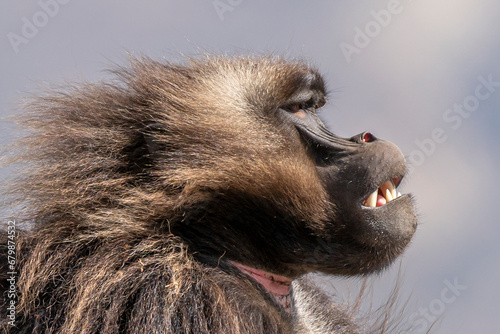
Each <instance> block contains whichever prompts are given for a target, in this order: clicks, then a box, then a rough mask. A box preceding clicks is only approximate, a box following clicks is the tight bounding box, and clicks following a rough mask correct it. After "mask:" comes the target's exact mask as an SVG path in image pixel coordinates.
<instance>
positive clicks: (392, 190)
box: [362, 178, 401, 208]
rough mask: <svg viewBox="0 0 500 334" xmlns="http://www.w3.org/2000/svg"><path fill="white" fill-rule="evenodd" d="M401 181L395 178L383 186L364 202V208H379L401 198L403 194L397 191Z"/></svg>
mask: <svg viewBox="0 0 500 334" xmlns="http://www.w3.org/2000/svg"><path fill="white" fill-rule="evenodd" d="M399 181H400V180H398V179H397V178H393V179H391V180H389V181H387V182H385V183H384V184H382V185H381V186H380V187H378V188H377V190H375V191H374V192H372V193H371V194H370V195H369V196H368V197H367V198H366V199H365V200H364V201H363V203H362V204H363V206H365V207H370V208H377V207H380V206H383V205H386V204H387V203H389V202H390V201H392V200H395V199H396V198H398V197H400V196H401V193H400V192H398V191H397V189H396V188H397V186H398V185H399Z"/></svg>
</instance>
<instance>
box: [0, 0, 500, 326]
mask: <svg viewBox="0 0 500 334" xmlns="http://www.w3.org/2000/svg"><path fill="white" fill-rule="evenodd" d="M499 18H500V2H498V1H495V0H413V1H412V0H401V1H397V0H390V1H385V0H384V1H379V0H358V1H350V2H348V1H326V0H325V1H264V0H253V1H250V0H215V1H212V0H208V1H207V0H205V1H201V0H192V1H181V0H176V1H164V0H163V1H160V0H149V1H130V0H120V1H118V0H114V1H103V0H99V1H97V0H88V1H75V0H73V1H68V0H57V1H56V0H40V1H27V0H16V1H7V0H6V1H2V2H1V4H0V35H1V39H0V115H1V116H6V115H10V114H12V113H15V112H17V111H16V106H17V104H18V103H19V101H20V99H21V97H22V96H25V95H26V94H27V93H28V92H33V91H34V90H35V89H36V88H37V87H39V86H40V84H44V83H46V82H51V83H64V82H65V80H69V81H75V80H76V81H79V80H83V79H85V80H89V81H94V80H99V79H103V78H106V77H108V74H106V73H105V71H104V70H105V69H107V68H109V67H110V66H112V64H113V63H118V64H126V59H127V52H130V53H132V54H134V55H139V54H146V55H149V56H151V57H153V58H156V59H160V58H162V57H164V58H166V59H168V60H172V61H176V60H181V59H182V56H181V55H183V54H185V55H196V54H200V53H204V52H213V53H226V54H234V53H240V54H241V53H243V54H248V53H276V54H281V55H287V56H289V57H291V58H297V57H298V58H304V59H307V60H308V61H309V62H310V63H312V64H314V65H316V66H317V67H318V68H319V69H320V71H321V72H322V73H324V75H325V77H326V79H327V81H328V86H329V89H330V91H331V92H332V94H331V102H330V103H329V105H327V106H326V108H325V109H324V112H323V114H322V116H323V118H324V119H325V121H326V122H327V123H328V124H329V126H330V127H331V128H332V129H333V131H335V132H336V133H338V134H340V135H343V136H352V135H353V134H356V133H360V132H362V131H364V130H370V131H372V132H373V133H374V134H375V135H376V136H378V137H382V138H384V139H389V140H391V141H393V142H395V143H397V144H398V145H399V146H400V147H401V149H402V150H403V152H404V153H405V154H406V156H407V157H408V160H409V161H410V162H411V163H412V166H413V172H412V174H411V176H410V177H409V178H408V179H407V182H406V184H405V186H404V189H403V190H404V192H412V193H414V194H415V196H416V198H417V203H418V209H419V212H420V215H421V225H420V227H419V230H418V232H417V235H416V238H415V239H414V241H413V244H412V245H411V247H410V248H409V250H408V252H407V253H406V254H405V255H404V257H403V264H402V267H403V268H404V271H405V279H404V283H403V290H402V296H403V298H404V296H408V295H409V294H410V293H413V297H412V300H411V303H410V310H411V312H409V314H408V318H409V319H408V321H411V322H414V323H415V324H416V325H417V327H421V326H423V325H424V324H425V323H428V322H429V321H430V320H431V319H432V318H434V317H435V316H438V315H441V314H444V317H443V320H442V325H441V327H440V329H439V330H438V333H463V334H465V333H499V332H500V317H499V309H500V307H499V306H500V288H499V287H498V282H497V281H498V279H499V277H500V261H499V258H500V246H499V242H498V240H499V239H500V238H499V237H500V224H499V220H500V219H499V213H498V209H497V208H498V206H499V204H498V203H497V202H498V201H499V200H498V198H497V197H498V195H497V194H496V192H497V189H496V188H497V187H498V186H499V184H500V182H499V181H500V177H499V175H498V173H497V170H498V168H499V166H500V154H499V144H500V131H499V126H500V113H499V106H500V66H499V65H500V64H499V61H500V20H499ZM0 131H1V132H0V143H2V144H3V143H5V142H7V141H8V140H11V139H14V138H15V137H16V136H17V135H18V134H17V133H16V132H15V130H14V129H12V127H11V126H10V125H8V124H5V123H3V122H2V123H0ZM5 174H6V172H5V171H3V172H2V174H0V175H3V176H4V175H5ZM495 209H497V210H495ZM396 267H397V266H396ZM396 274H397V268H393V269H391V270H389V271H387V272H385V273H383V274H382V275H380V277H378V279H377V283H376V287H377V289H376V291H375V299H377V300H383V296H384V295H386V294H387V291H388V290H390V288H391V287H392V284H393V282H394V278H395V276H396ZM339 284H340V283H339ZM413 310H414V311H415V313H413ZM417 332H418V331H417Z"/></svg>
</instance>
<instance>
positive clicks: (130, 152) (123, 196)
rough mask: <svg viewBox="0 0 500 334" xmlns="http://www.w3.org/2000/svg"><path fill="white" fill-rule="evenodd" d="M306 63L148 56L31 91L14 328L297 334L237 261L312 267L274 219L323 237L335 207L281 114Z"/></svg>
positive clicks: (19, 185)
mask: <svg viewBox="0 0 500 334" xmlns="http://www.w3.org/2000/svg"><path fill="white" fill-rule="evenodd" d="M311 71H313V72H314V70H312V69H310V68H309V67H307V66H306V65H304V64H302V63H288V62H285V61H283V60H281V59H276V58H271V57H270V58H259V59H254V58H244V57H241V58H235V59H227V58H218V57H210V58H207V59H201V60H189V61H188V64H186V65H173V64H168V63H167V64H163V63H158V62H154V61H151V60H149V59H141V60H132V62H131V67H130V69H120V70H118V71H116V74H117V78H118V80H117V81H116V82H113V83H96V84H89V83H87V84H84V85H76V86H73V87H70V88H65V89H63V90H58V91H57V92H51V93H50V94H48V95H45V96H43V97H40V98H37V99H35V100H34V101H33V102H31V103H30V104H29V105H28V108H29V109H30V110H31V113H30V114H29V115H28V116H26V117H25V120H24V121H23V124H26V125H28V127H29V128H30V131H31V134H30V135H29V136H28V137H26V138H25V139H24V140H23V142H22V144H21V146H20V147H21V148H22V151H21V152H20V154H19V156H18V160H17V161H18V162H20V163H21V164H23V165H25V167H26V169H25V170H24V172H23V176H22V177H21V178H20V179H18V180H16V181H15V182H13V183H12V185H11V186H10V188H9V193H10V195H11V196H12V197H13V198H14V203H15V204H14V205H20V204H22V207H23V208H25V209H22V210H20V211H19V212H18V213H19V216H23V217H24V218H22V222H24V223H25V224H28V225H29V229H28V230H27V231H25V232H22V233H21V235H20V237H19V239H18V248H17V249H18V250H17V258H18V270H19V272H20V276H19V281H18V285H17V288H18V292H19V293H18V296H19V297H18V304H17V318H16V323H17V327H16V328H10V327H9V326H7V325H5V329H6V331H7V332H8V333H141V332H147V333H234V334H238V333H291V332H292V331H293V329H292V325H293V321H292V319H291V317H290V315H289V314H288V313H287V312H285V311H284V309H283V308H281V307H279V305H277V304H276V302H275V301H274V300H273V299H272V297H271V296H269V295H268V294H267V293H266V292H265V291H264V290H263V288H262V287H261V286H260V285H259V284H257V283H256V282H254V281H252V280H251V279H249V278H248V277H247V276H245V275H244V274H243V273H241V272H240V271H238V270H237V269H236V268H235V267H233V266H232V265H231V264H230V262H229V261H228V260H235V261H240V262H244V263H247V264H249V265H254V266H256V267H262V268H263V269H266V270H271V271H274V272H277V273H279V274H286V275H288V276H289V277H292V278H295V277H298V276H299V275H301V274H303V273H305V272H309V271H313V270H316V269H317V266H318V265H317V263H314V261H309V262H308V261H307V259H304V261H303V263H299V262H298V261H297V260H296V259H295V258H294V257H297V255H294V254H293V252H294V251H293V250H294V249H297V251H298V252H299V253H298V254H300V250H299V248H297V247H298V246H297V244H288V243H287V242H288V241H287V238H286V236H285V235H284V236H282V237H281V236H280V234H279V233H276V231H281V230H284V229H285V228H286V229H289V230H290V231H291V232H290V233H295V231H297V232H296V233H302V232H301V231H302V229H303V227H302V225H301V224H302V223H303V222H307V226H308V228H310V229H313V230H317V231H318V232H317V234H316V235H315V236H314V238H316V237H319V236H321V233H323V232H321V231H324V227H325V224H326V222H327V221H328V219H329V218H328V217H329V216H332V215H335V207H332V205H331V203H330V198H329V195H328V193H327V191H326V190H325V187H324V185H323V183H322V181H321V179H320V177H319V176H318V173H317V172H316V166H315V164H314V163H313V161H312V159H311V157H310V153H309V152H308V150H307V148H306V147H305V146H304V145H303V144H302V142H301V139H300V136H299V135H298V134H297V133H295V132H293V131H292V129H291V127H289V126H287V125H286V124H285V125H284V124H282V123H281V122H280V121H279V120H278V119H276V118H275V117H273V116H272V115H273V114H272V113H273V110H275V109H276V108H278V107H279V106H281V105H283V104H284V103H285V102H286V101H287V99H288V98H289V96H290V94H292V93H293V91H294V89H295V88H296V86H297V85H299V84H300V82H301V80H302V77H303V75H304V73H309V72H311ZM148 142H149V146H151V145H157V146H158V147H159V148H158V149H157V150H153V151H149V150H148V147H149V146H148ZM305 190H307V191H305ZM242 203H243V204H242ZM19 208H21V206H19ZM233 208H235V209H233ZM264 214H265V216H264ZM269 217H274V219H275V221H276V223H275V224H274V225H269V224H267V223H266V224H264V223H263V224H262V225H259V224H260V222H261V221H262V222H263V221H265V220H266V221H268V220H267V219H269ZM233 221H242V222H245V224H247V225H238V224H236V223H235V225H231V224H232V222H233ZM242 224H243V223H242ZM248 226H251V227H248ZM342 228H343V227H339V229H342ZM225 230H227V233H226V232H224V231H225ZM235 230H236V231H237V232H235V233H231V232H232V231H235ZM241 231H247V232H248V237H245V235H244V234H242V233H241ZM253 233H256V234H257V233H258V234H259V235H263V236H265V238H262V239H257V238H255V236H254V235H253ZM273 235H275V236H276V238H275V239H274V240H270V239H272V236H273ZM239 236H241V238H240V237H239ZM198 240H207V241H206V242H199V241H198ZM311 240H314V239H311ZM272 244H277V246H276V252H275V253H274V254H272V255H270V252H269V249H270V247H271V246H270V245H272ZM218 245H224V247H221V248H220V249H219V248H217V246H218ZM226 245H227V246H226ZM278 247H281V248H283V250H281V248H280V249H278ZM304 247H306V246H304ZM307 247H309V246H307ZM219 250H220V251H219ZM236 250H237V251H236ZM261 250H262V251H261ZM399 252H400V251H397V252H394V253H391V254H393V255H390V256H389V255H388V257H387V259H392V258H393V257H394V256H395V255H397V254H399ZM342 256H345V258H346V259H347V260H345V261H346V263H351V262H352V263H355V261H354V260H352V261H351V260H349V259H351V258H352V259H354V255H352V253H350V252H349V251H346V253H345V254H343V255H342ZM384 261H390V260H386V259H385V258H384ZM366 263H370V259H367V260H366ZM363 266H365V267H367V266H368V264H365V265H363ZM346 268H347V266H346ZM370 270H372V269H370ZM3 271H5V270H3V269H2V272H3ZM339 314H342V313H339ZM339 326H340V325H339ZM345 326H347V327H345V328H352V329H351V330H349V333H354V331H355V329H354V328H355V326H354V325H352V323H351V320H348V321H347V323H346V324H345ZM339 328H340V327H339ZM339 333H341V332H340V331H339ZM342 333H343V332H342Z"/></svg>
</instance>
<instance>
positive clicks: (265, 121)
mask: <svg viewBox="0 0 500 334" xmlns="http://www.w3.org/2000/svg"><path fill="white" fill-rule="evenodd" d="M132 71H133V72H134V75H130V76H129V77H128V85H129V86H130V87H132V90H133V91H134V92H135V93H134V94H135V95H134V96H135V97H134V98H135V100H136V103H139V104H140V106H141V110H143V114H144V115H147V116H148V117H149V120H148V122H145V124H146V126H145V127H144V128H142V130H141V134H142V136H143V139H144V140H143V141H142V144H140V145H139V146H141V145H142V149H140V150H139V151H137V149H136V150H135V151H134V152H135V155H134V156H133V160H134V161H135V165H136V166H137V165H139V171H140V173H139V174H141V175H147V177H145V178H141V180H146V181H147V182H149V183H150V184H154V185H155V189H156V190H155V191H160V192H162V193H163V196H164V197H165V198H168V199H169V201H168V204H165V206H164V208H163V210H164V214H163V216H159V217H158V219H157V221H159V222H160V224H161V226H168V231H169V233H172V234H174V235H176V236H179V237H180V238H181V239H182V240H184V241H185V242H186V243H187V244H188V245H189V247H190V249H191V251H192V252H193V254H194V256H196V257H198V258H199V259H200V260H201V261H206V262H210V261H211V260H210V259H212V260H213V259H217V261H219V260H220V259H228V260H231V261H237V262H239V263H243V264H245V265H249V266H253V267H255V268H259V269H263V270H266V271H269V272H272V273H275V274H279V275H284V276H287V277H291V278H294V277H297V276H299V275H301V274H304V273H307V272H311V271H321V272H325V273H330V274H338V275H357V274H367V273H371V272H374V271H378V270H381V269H383V268H385V267H386V266H387V265H388V264H390V263H391V262H392V261H393V260H394V259H395V258H396V257H397V256H398V255H400V254H401V253H402V252H403V250H404V249H405V247H406V246H407V245H408V243H409V241H410V240H411V238H412V236H413V234H414V232H415V229H416V226H417V218H416V215H415V212H414V206H413V204H412V198H411V196H410V195H401V194H400V193H399V192H398V190H397V187H398V186H399V184H400V183H401V180H402V179H403V177H404V175H405V173H406V162H405V159H404V156H403V154H402V153H401V151H400V150H399V149H398V147H397V146H395V145H394V144H392V143H390V142H388V141H384V140H381V139H379V138H377V137H375V136H374V135H372V134H371V133H369V132H364V133H361V134H359V135H355V136H353V137H351V138H342V137H339V136H337V135H335V134H333V133H332V132H331V131H330V130H329V129H328V128H327V127H326V126H325V125H324V124H323V122H322V121H321V120H320V118H319V117H318V114H317V111H318V109H319V108H321V107H323V105H324V104H325V103H326V100H327V97H326V95H327V94H326V89H325V83H324V81H323V78H322V77H321V76H320V75H319V74H318V72H317V71H316V70H315V69H313V68H311V67H310V66H308V65H306V64H304V63H302V62H287V61H284V60H282V59H277V58H272V57H269V58H263V59H262V58H258V59H255V58H244V57H241V58H234V59H229V60H228V59H226V58H210V59H208V60H193V61H191V62H190V63H189V64H187V65H182V66H179V65H175V66H174V65H164V64H163V65H162V64H158V63H153V62H145V63H144V62H137V63H135V65H134V66H133V69H132ZM146 110H147V112H145V111H146ZM136 142H137V141H136ZM134 145H135V146H134V147H135V148H137V147H138V146H137V145H138V144H137V143H136V144H134ZM137 152H140V154H139V155H140V157H139V158H138V156H137ZM141 159H142V160H141ZM144 159H145V160H144ZM138 161H139V162H140V161H142V162H143V163H142V164H141V163H139V162H138ZM146 181H144V182H146Z"/></svg>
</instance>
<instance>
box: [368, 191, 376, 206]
mask: <svg viewBox="0 0 500 334" xmlns="http://www.w3.org/2000/svg"><path fill="white" fill-rule="evenodd" d="M377 194H378V189H377V190H375V191H374V192H372V193H371V194H370V196H368V199H367V200H366V206H369V207H371V208H375V207H377Z"/></svg>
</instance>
